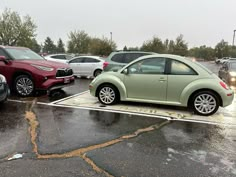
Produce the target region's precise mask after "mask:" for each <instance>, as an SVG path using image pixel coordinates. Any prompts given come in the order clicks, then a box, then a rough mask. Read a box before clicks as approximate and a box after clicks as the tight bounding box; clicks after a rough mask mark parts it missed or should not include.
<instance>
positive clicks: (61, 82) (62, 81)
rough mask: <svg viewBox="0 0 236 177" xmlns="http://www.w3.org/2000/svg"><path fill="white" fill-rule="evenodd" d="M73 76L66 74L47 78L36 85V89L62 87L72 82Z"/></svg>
mask: <svg viewBox="0 0 236 177" xmlns="http://www.w3.org/2000/svg"><path fill="white" fill-rule="evenodd" d="M74 81H75V78H74V76H66V77H60V78H48V79H47V80H45V81H44V82H43V83H42V84H41V85H39V86H38V87H37V90H48V91H51V90H56V89H60V88H64V87H68V86H71V85H73V84H74Z"/></svg>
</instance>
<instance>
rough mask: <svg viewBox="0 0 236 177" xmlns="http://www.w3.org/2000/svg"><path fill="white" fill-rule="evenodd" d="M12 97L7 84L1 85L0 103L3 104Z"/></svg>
mask: <svg viewBox="0 0 236 177" xmlns="http://www.w3.org/2000/svg"><path fill="white" fill-rule="evenodd" d="M9 95H10V89H9V87H8V85H7V83H0V102H3V101H5V100H6V99H7V97H8V96H9Z"/></svg>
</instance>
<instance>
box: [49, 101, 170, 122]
mask: <svg viewBox="0 0 236 177" xmlns="http://www.w3.org/2000/svg"><path fill="white" fill-rule="evenodd" d="M48 106H54V107H63V108H73V109H85V110H92V111H103V112H112V113H121V114H129V115H138V116H144V117H156V118H160V119H165V120H172V119H171V118H170V117H166V116H159V115H150V114H145V113H136V112H127V111H118V110H110V109H102V108H91V107H80V106H68V105H58V104H48Z"/></svg>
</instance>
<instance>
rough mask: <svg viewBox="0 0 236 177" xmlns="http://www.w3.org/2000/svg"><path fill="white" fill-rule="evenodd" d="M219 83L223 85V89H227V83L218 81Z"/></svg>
mask: <svg viewBox="0 0 236 177" xmlns="http://www.w3.org/2000/svg"><path fill="white" fill-rule="evenodd" d="M220 85H221V87H223V88H224V89H225V90H229V87H228V85H227V84H226V83H224V82H222V81H221V82H220Z"/></svg>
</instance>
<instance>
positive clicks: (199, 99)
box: [192, 91, 220, 116]
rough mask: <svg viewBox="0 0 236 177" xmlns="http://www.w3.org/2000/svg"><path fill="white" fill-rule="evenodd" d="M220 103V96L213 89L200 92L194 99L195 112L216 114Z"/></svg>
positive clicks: (207, 114)
mask: <svg viewBox="0 0 236 177" xmlns="http://www.w3.org/2000/svg"><path fill="white" fill-rule="evenodd" d="M219 105H220V101H219V98H218V97H217V95H216V94H214V93H213V92H211V91H201V92H198V93H197V94H195V95H194V97H193V100H192V108H193V110H194V112H195V113H197V114H199V115H203V116H209V115H212V114H214V113H215V112H216V111H217V110H218V109H219Z"/></svg>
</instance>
